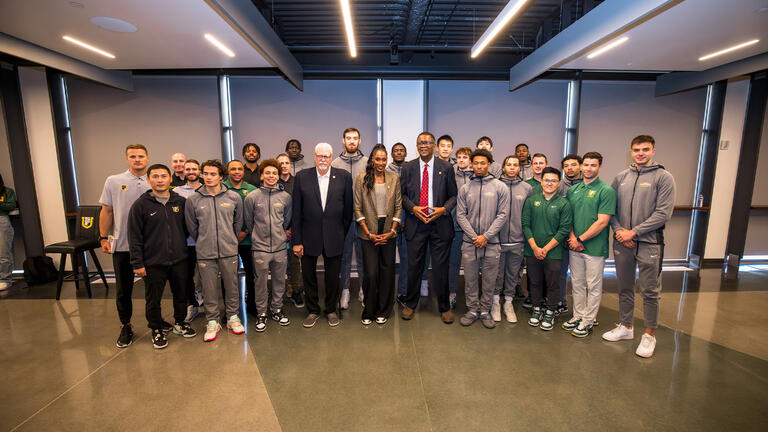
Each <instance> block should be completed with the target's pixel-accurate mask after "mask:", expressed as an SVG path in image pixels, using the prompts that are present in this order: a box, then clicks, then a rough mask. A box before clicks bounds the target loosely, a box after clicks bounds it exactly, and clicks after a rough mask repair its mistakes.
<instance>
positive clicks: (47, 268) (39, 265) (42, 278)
mask: <svg viewBox="0 0 768 432" xmlns="http://www.w3.org/2000/svg"><path fill="white" fill-rule="evenodd" d="M58 277H59V272H58V271H56V267H55V266H54V265H53V260H52V259H51V257H48V256H45V255H43V256H35V257H30V258H27V259H25V260H24V280H25V281H26V282H27V285H28V286H32V285H41V284H44V283H48V282H53V281H55V280H56V279H58Z"/></svg>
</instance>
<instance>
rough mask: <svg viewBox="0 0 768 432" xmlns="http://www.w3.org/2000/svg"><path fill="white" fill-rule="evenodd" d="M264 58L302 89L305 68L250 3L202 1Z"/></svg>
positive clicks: (229, 0)
mask: <svg viewBox="0 0 768 432" xmlns="http://www.w3.org/2000/svg"><path fill="white" fill-rule="evenodd" d="M205 2H206V3H208V5H209V6H210V7H211V8H212V9H213V10H214V11H216V13H218V14H219V15H220V16H221V17H222V18H223V19H224V21H226V22H227V23H228V24H229V25H230V26H231V27H232V28H233V29H234V30H235V31H236V32H238V33H239V34H240V36H241V37H242V38H243V39H245V40H246V41H247V42H248V43H249V44H250V45H251V46H252V47H253V48H254V49H255V50H256V51H257V52H258V53H259V54H261V56H262V57H264V59H266V60H267V61H268V62H269V63H270V64H271V65H272V66H274V67H276V68H278V69H279V70H280V72H282V73H283V75H285V77H286V78H287V79H288V81H290V82H291V84H293V85H294V86H296V88H298V89H299V90H302V89H303V88H304V71H303V69H302V67H301V65H300V64H299V62H298V61H297V60H296V58H295V57H294V56H293V54H291V52H290V51H289V50H288V48H287V47H286V46H285V44H284V43H283V41H282V40H280V37H279V36H278V35H277V33H275V31H274V30H273V29H272V27H271V26H270V24H269V22H267V20H266V19H265V18H264V16H263V15H262V14H261V12H260V11H259V10H258V9H257V8H256V6H254V5H253V3H251V2H246V1H242V0H205Z"/></svg>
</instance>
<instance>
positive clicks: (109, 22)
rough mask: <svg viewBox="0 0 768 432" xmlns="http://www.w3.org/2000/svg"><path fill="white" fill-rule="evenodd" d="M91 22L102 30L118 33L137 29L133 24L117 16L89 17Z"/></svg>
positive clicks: (131, 31)
mask: <svg viewBox="0 0 768 432" xmlns="http://www.w3.org/2000/svg"><path fill="white" fill-rule="evenodd" d="M91 22H92V23H94V24H96V25H97V26H99V27H101V28H103V29H104V30H109V31H113V32H118V33H133V32H135V31H136V30H137V29H136V26H135V25H133V24H131V23H129V22H128V21H123V20H121V19H118V18H110V17H103V16H98V17H93V18H91Z"/></svg>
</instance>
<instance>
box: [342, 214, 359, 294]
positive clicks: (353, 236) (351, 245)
mask: <svg viewBox="0 0 768 432" xmlns="http://www.w3.org/2000/svg"><path fill="white" fill-rule="evenodd" d="M357 227H358V224H357V222H355V221H352V224H351V225H350V226H349V230H348V231H347V236H346V237H345V238H344V253H342V255H341V289H342V291H344V290H347V291H348V290H349V281H350V279H351V278H350V274H351V273H352V249H354V250H355V259H356V263H357V280H358V281H362V280H363V276H364V275H363V273H364V271H363V249H362V245H361V243H360V237H359V236H358V231H357Z"/></svg>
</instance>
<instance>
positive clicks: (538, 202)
mask: <svg viewBox="0 0 768 432" xmlns="http://www.w3.org/2000/svg"><path fill="white" fill-rule="evenodd" d="M533 205H535V206H536V207H540V206H541V201H534V202H533Z"/></svg>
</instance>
